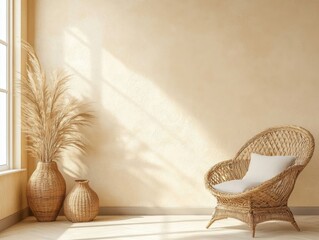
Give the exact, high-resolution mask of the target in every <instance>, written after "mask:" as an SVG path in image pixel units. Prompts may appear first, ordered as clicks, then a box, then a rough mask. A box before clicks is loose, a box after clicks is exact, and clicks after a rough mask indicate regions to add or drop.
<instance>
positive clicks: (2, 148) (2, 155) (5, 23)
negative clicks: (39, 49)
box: [0, 0, 11, 170]
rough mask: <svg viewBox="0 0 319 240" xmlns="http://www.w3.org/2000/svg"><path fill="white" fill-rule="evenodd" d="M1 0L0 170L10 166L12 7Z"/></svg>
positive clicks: (6, 0) (6, 1) (7, 0)
mask: <svg viewBox="0 0 319 240" xmlns="http://www.w3.org/2000/svg"><path fill="white" fill-rule="evenodd" d="M9 3H10V2H9V0H0V170H5V169H8V168H9V166H10V161H9V159H10V150H9V149H10V145H11V144H10V142H11V139H10V119H11V117H10V103H11V100H10V99H11V93H10V81H9V79H10V71H9V69H10V65H11V64H10V60H11V58H10V32H9V30H10V21H9V19H10V17H9V15H10V14H9V13H10V10H9V9H10V6H9Z"/></svg>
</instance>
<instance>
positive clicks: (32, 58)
mask: <svg viewBox="0 0 319 240" xmlns="http://www.w3.org/2000/svg"><path fill="white" fill-rule="evenodd" d="M22 46H23V48H24V49H25V50H26V52H27V56H28V63H27V76H26V77H24V78H23V79H22V81H21V94H22V96H23V101H22V114H23V131H24V132H25V133H26V136H27V138H28V150H29V152H30V153H31V155H32V156H33V157H34V158H35V159H36V160H39V161H41V162H52V161H57V160H59V159H60V158H61V153H62V151H63V150H64V149H66V148H69V147H75V148H77V149H78V150H80V151H81V152H84V151H85V150H86V147H85V141H83V140H84V136H83V133H82V131H81V130H80V128H81V127H83V126H88V125H90V124H91V123H92V120H93V118H94V116H93V114H92V113H91V112H89V111H85V110H84V109H85V106H84V104H82V103H80V102H79V101H77V100H75V99H70V98H67V94H66V90H67V82H68V81H69V79H70V76H69V75H66V74H65V73H64V72H60V73H55V74H52V78H51V79H50V81H47V78H46V75H45V73H44V71H43V69H42V67H41V64H40V62H39V59H38V57H37V55H36V53H35V51H34V49H33V48H32V46H31V45H30V44H28V43H26V42H23V43H22Z"/></svg>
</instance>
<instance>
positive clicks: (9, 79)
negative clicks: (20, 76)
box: [0, 0, 13, 171]
mask: <svg viewBox="0 0 319 240" xmlns="http://www.w3.org/2000/svg"><path fill="white" fill-rule="evenodd" d="M6 1H7V39H6V41H3V40H0V44H1V45H4V46H6V49H7V59H6V60H7V82H6V85H7V86H6V89H1V88H0V92H1V93H5V94H6V95H7V119H6V121H7V156H6V164H5V165H0V171H4V170H8V169H10V168H12V119H13V118H12V112H13V111H12V110H13V109H12V100H13V99H12V89H13V86H12V85H13V80H12V79H13V78H12V1H11V0H6Z"/></svg>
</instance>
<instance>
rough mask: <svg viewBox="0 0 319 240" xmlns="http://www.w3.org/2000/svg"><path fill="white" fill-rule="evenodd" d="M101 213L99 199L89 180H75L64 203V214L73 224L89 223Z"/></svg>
mask: <svg viewBox="0 0 319 240" xmlns="http://www.w3.org/2000/svg"><path fill="white" fill-rule="evenodd" d="M98 213H99V198H98V196H97V194H96V193H95V192H94V191H93V190H92V189H91V188H90V186H89V181H88V180H75V186H74V187H73V189H72V190H71V191H70V193H69V194H68V196H67V197H66V198H65V201H64V214H65V216H66V218H67V219H68V220H69V221H71V222H89V221H92V220H93V219H94V218H95V217H96V216H97V214H98Z"/></svg>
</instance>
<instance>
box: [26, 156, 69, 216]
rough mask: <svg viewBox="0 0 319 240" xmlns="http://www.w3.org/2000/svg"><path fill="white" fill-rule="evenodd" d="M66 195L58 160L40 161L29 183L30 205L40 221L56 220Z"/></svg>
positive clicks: (28, 198) (28, 197) (28, 196)
mask: <svg viewBox="0 0 319 240" xmlns="http://www.w3.org/2000/svg"><path fill="white" fill-rule="evenodd" d="M64 197H65V180H64V178H63V176H62V174H61V173H60V172H59V169H58V166H57V164H56V162H48V163H44V162H39V163H38V164H37V168H36V169H35V171H34V172H33V174H32V175H31V177H30V179H29V182H28V185H27V200H28V204H29V207H30V209H31V211H32V213H33V215H34V216H35V217H36V219H37V220H38V221H39V222H51V221H55V220H56V218H57V216H58V214H59V212H60V210H61V208H62V204H63V200H64Z"/></svg>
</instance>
